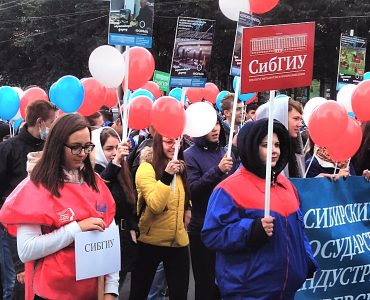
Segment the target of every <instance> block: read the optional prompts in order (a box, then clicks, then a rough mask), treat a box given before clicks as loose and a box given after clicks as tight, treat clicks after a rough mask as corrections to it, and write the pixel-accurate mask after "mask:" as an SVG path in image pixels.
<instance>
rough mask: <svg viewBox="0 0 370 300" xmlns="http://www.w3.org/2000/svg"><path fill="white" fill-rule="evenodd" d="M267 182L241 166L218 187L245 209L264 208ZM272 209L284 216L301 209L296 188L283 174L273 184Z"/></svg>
mask: <svg viewBox="0 0 370 300" xmlns="http://www.w3.org/2000/svg"><path fill="white" fill-rule="evenodd" d="M265 184H266V180H265V179H262V178H259V177H258V176H256V175H255V174H253V173H251V172H250V171H248V170H246V169H245V168H244V167H241V168H239V169H238V170H237V171H236V172H235V173H234V174H233V175H231V176H230V177H228V178H226V179H225V180H224V181H222V182H221V183H220V184H219V185H218V186H217V187H218V188H223V189H224V190H225V191H226V192H227V193H228V194H229V195H230V196H231V197H232V198H233V199H234V201H235V202H236V204H237V205H238V206H239V207H241V208H243V209H258V210H264V208H265ZM270 209H271V211H274V212H276V213H278V214H280V215H281V216H284V217H287V216H289V215H290V214H292V213H293V212H295V211H297V209H299V199H298V196H297V193H296V191H295V188H294V186H293V184H292V183H291V182H290V181H289V179H288V178H286V177H285V176H283V175H278V177H277V179H276V184H275V185H273V186H271V194H270Z"/></svg>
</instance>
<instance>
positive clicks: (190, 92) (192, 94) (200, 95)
mask: <svg viewBox="0 0 370 300" xmlns="http://www.w3.org/2000/svg"><path fill="white" fill-rule="evenodd" d="M204 96H205V90H204V88H189V89H187V91H186V97H187V98H188V100H189V101H190V102H191V103H196V102H200V101H202V100H203V99H204Z"/></svg>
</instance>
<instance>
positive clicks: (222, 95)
mask: <svg viewBox="0 0 370 300" xmlns="http://www.w3.org/2000/svg"><path fill="white" fill-rule="evenodd" d="M228 94H230V93H229V92H228V91H222V92H219V93H218V95H217V98H216V107H217V109H218V110H219V111H221V110H222V108H221V102H222V100H224V98H225V96H226V95H228Z"/></svg>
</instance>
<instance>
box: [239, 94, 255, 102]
mask: <svg viewBox="0 0 370 300" xmlns="http://www.w3.org/2000/svg"><path fill="white" fill-rule="evenodd" d="M255 96H256V93H248V94H241V95H239V100H240V101H243V102H248V101H249V100H252V99H253V98H254V97H255Z"/></svg>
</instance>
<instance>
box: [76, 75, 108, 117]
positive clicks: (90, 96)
mask: <svg viewBox="0 0 370 300" xmlns="http://www.w3.org/2000/svg"><path fill="white" fill-rule="evenodd" d="M80 81H81V83H82V86H83V88H84V91H85V94H84V100H83V102H82V105H81V107H80V108H79V109H78V113H79V114H80V115H82V116H90V115H92V114H93V113H96V112H97V111H98V110H99V109H100V108H101V107H102V106H103V102H104V99H105V94H106V90H105V87H104V86H103V85H101V84H100V83H99V82H98V81H97V80H96V79H95V78H92V77H90V78H83V79H81V80H80Z"/></svg>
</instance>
